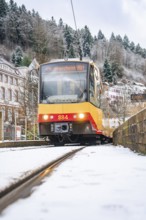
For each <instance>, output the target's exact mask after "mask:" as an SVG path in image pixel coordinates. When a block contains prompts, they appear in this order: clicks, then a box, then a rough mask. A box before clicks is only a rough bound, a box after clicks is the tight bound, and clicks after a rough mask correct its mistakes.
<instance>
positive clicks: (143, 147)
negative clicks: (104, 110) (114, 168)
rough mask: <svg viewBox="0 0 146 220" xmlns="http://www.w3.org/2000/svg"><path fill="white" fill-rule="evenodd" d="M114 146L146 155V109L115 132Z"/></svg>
mask: <svg viewBox="0 0 146 220" xmlns="http://www.w3.org/2000/svg"><path fill="white" fill-rule="evenodd" d="M113 144H114V145H123V146H124V147H129V148H130V149H132V150H134V151H136V152H141V153H144V154H146V109H144V110H142V111H141V112H139V113H138V114H136V115H134V116H132V117H131V118H129V119H128V120H127V121H126V122H124V123H123V124H122V125H120V126H119V127H118V128H117V129H116V130H115V131H114V132H113Z"/></svg>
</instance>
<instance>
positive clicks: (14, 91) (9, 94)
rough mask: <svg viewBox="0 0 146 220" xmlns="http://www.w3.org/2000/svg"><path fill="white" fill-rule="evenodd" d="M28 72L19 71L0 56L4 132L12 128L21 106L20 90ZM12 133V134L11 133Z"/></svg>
mask: <svg viewBox="0 0 146 220" xmlns="http://www.w3.org/2000/svg"><path fill="white" fill-rule="evenodd" d="M27 72H28V70H27V69H25V74H24V71H21V70H20V69H19V68H15V67H14V66H13V65H12V64H11V63H9V62H8V61H6V60H5V59H4V58H3V57H1V56H0V112H2V114H3V117H2V118H3V124H4V127H5V130H6V129H7V127H9V126H12V125H13V126H14V124H15V120H16V117H17V115H18V114H19V111H20V109H21V105H20V102H19V100H20V99H21V97H20V89H21V88H22V85H23V84H24V81H25V78H26V74H27ZM11 133H12V132H11Z"/></svg>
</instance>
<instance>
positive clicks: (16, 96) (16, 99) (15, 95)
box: [14, 90, 18, 102]
mask: <svg viewBox="0 0 146 220" xmlns="http://www.w3.org/2000/svg"><path fill="white" fill-rule="evenodd" d="M14 98H15V102H18V91H17V90H15V92H14Z"/></svg>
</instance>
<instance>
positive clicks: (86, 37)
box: [82, 26, 93, 57]
mask: <svg viewBox="0 0 146 220" xmlns="http://www.w3.org/2000/svg"><path fill="white" fill-rule="evenodd" d="M82 40H83V55H84V57H87V56H89V57H90V55H91V53H90V52H91V48H92V45H93V37H92V35H91V33H90V30H89V28H88V27H87V26H85V27H84V29H83V31H82Z"/></svg>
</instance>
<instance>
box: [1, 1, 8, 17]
mask: <svg viewBox="0 0 146 220" xmlns="http://www.w3.org/2000/svg"><path fill="white" fill-rule="evenodd" d="M7 11H8V5H7V3H6V1H5V0H0V18H2V17H5V16H6V15H7Z"/></svg>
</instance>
